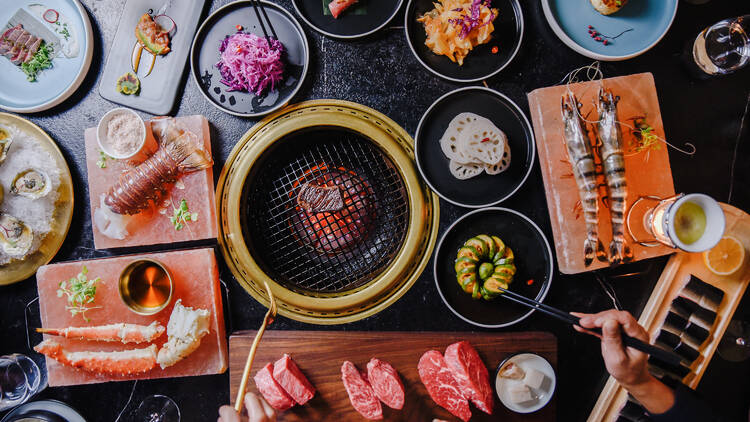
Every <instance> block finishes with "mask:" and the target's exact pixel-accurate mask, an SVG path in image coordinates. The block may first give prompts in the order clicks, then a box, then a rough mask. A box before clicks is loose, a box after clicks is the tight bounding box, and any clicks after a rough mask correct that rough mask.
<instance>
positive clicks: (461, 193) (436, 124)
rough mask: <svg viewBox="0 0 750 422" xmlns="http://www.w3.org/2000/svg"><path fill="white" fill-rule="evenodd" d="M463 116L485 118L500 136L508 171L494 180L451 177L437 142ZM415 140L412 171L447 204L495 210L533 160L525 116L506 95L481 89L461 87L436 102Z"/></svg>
mask: <svg viewBox="0 0 750 422" xmlns="http://www.w3.org/2000/svg"><path fill="white" fill-rule="evenodd" d="M464 112H471V113H475V114H478V115H480V116H482V117H486V118H487V119H489V120H491V121H492V123H494V124H495V126H497V127H498V128H499V129H500V130H502V131H503V132H505V134H506V135H507V137H508V143H509V144H510V168H508V169H507V170H505V171H504V172H502V173H500V174H498V175H494V176H491V175H489V174H486V173H481V174H479V175H478V176H475V177H472V178H471V179H467V180H459V179H456V178H455V177H453V175H452V174H451V172H450V169H449V168H448V162H449V161H450V160H449V159H448V157H446V156H445V154H443V151H442V149H440V138H442V137H443V133H445V130H446V129H448V124H449V123H450V122H451V120H453V118H454V117H456V115H458V114H460V113H464ZM414 139H415V140H416V144H415V152H416V158H417V166H418V168H419V172H420V173H421V174H422V177H423V178H424V179H425V181H426V182H427V184H428V185H429V186H430V188H432V190H434V191H435V192H436V193H437V194H438V195H440V197H441V198H443V199H445V200H446V201H448V202H450V203H452V204H456V205H458V206H462V207H468V208H482V207H487V206H490V205H496V204H498V203H500V202H502V201H504V200H505V199H507V198H508V197H510V196H511V195H513V194H514V193H515V192H516V191H517V190H518V189H519V188H520V187H521V185H523V183H524V182H525V181H526V179H527V178H528V177H529V174H530V173H531V167H532V165H533V164H534V156H535V155H536V144H535V143H534V132H533V131H532V129H531V124H529V120H528V119H527V118H526V115H525V114H524V113H523V112H522V111H521V109H520V108H518V106H517V105H516V104H515V103H514V102H513V101H511V100H510V99H509V98H508V97H506V96H505V95H503V94H501V93H499V92H497V91H494V90H491V89H488V88H483V87H467V88H460V89H457V90H455V91H452V92H449V93H448V94H445V95H444V96H442V97H440V98H439V99H438V100H437V101H435V102H434V103H433V104H432V105H431V106H430V108H428V109H427V112H425V114H424V116H422V120H420V121H419V126H417V133H416V135H415V136H414Z"/></svg>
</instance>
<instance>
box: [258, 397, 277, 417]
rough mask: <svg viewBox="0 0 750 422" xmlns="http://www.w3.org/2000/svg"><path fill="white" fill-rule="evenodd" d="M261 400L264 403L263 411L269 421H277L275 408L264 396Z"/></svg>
mask: <svg viewBox="0 0 750 422" xmlns="http://www.w3.org/2000/svg"><path fill="white" fill-rule="evenodd" d="M260 401H261V403H262V404H263V411H264V412H265V414H266V418H268V422H276V411H274V410H273V407H271V405H270V404H268V402H267V401H266V400H265V399H263V398H261V399H260Z"/></svg>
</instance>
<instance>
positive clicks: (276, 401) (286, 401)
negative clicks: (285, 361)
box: [255, 363, 294, 411]
mask: <svg viewBox="0 0 750 422" xmlns="http://www.w3.org/2000/svg"><path fill="white" fill-rule="evenodd" d="M255 387H257V388H258V391H260V393H261V394H263V397H264V398H265V399H266V401H267V402H268V404H270V405H271V407H273V408H274V409H276V410H278V411H284V410H287V409H289V408H291V407H292V406H294V399H292V398H291V397H290V396H289V394H287V393H286V391H284V389H283V388H282V387H281V386H280V385H279V383H278V382H276V380H275V379H273V364H272V363H268V364H266V366H264V367H263V369H261V370H260V371H258V373H257V374H255Z"/></svg>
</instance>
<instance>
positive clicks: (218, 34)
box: [190, 0, 310, 117]
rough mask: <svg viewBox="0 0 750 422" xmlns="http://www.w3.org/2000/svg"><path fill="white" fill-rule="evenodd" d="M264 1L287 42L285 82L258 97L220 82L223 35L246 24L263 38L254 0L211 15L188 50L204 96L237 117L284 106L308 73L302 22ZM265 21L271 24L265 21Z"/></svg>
mask: <svg viewBox="0 0 750 422" xmlns="http://www.w3.org/2000/svg"><path fill="white" fill-rule="evenodd" d="M261 3H263V7H264V9H265V11H266V14H267V15H268V18H269V19H270V20H271V25H272V26H273V29H274V30H275V31H276V35H277V36H278V40H279V41H281V43H282V44H283V45H284V51H285V53H284V66H285V69H284V80H283V81H281V84H280V86H277V87H276V88H275V89H274V90H272V91H270V90H268V89H267V90H266V91H265V92H264V93H263V94H262V95H255V94H253V93H248V92H244V91H231V92H230V91H228V88H229V87H228V86H226V85H224V84H223V83H221V82H220V80H221V74H220V73H219V69H217V68H216V63H217V62H218V61H219V46H220V45H221V42H222V41H223V40H224V38H226V37H227V36H228V35H232V34H234V33H236V32H237V28H236V26H237V25H242V27H243V30H244V31H245V32H251V33H254V34H256V35H259V36H261V37H262V36H263V29H262V28H261V26H260V23H259V22H258V17H257V15H256V14H255V10H254V9H253V6H252V4H251V2H250V1H247V0H240V1H236V2H234V3H229V4H227V5H226V6H224V7H221V8H219V9H218V10H216V11H215V12H214V13H212V14H211V15H210V16H209V17H208V18H207V19H206V20H205V22H203V24H202V25H201V27H200V28H199V29H198V33H197V34H196V35H195V39H194V40H193V48H192V50H191V52H190V68H191V70H192V74H193V78H194V79H195V82H196V83H197V84H198V87H199V88H200V91H201V93H203V96H205V97H206V99H208V100H209V101H210V102H211V104H213V105H215V106H216V107H218V108H219V109H220V110H223V111H225V112H227V113H230V114H234V115H235V116H242V117H257V116H262V115H264V114H268V113H271V112H273V111H276V110H278V109H279V108H281V107H284V106H285V105H286V104H288V103H289V101H290V100H291V99H292V97H294V95H295V94H296V93H297V91H298V90H299V88H300V86H301V85H302V82H303V81H304V79H305V76H306V75H307V68H308V64H309V61H310V48H309V46H308V43H307V38H306V37H305V32H304V31H303V30H302V25H300V23H299V22H298V21H297V20H296V19H295V18H294V16H292V14H291V13H289V12H287V11H286V10H285V9H284V8H283V7H281V6H278V5H276V4H273V3H269V2H267V1H261ZM263 22H264V23H265V24H266V27H267V26H268V25H267V22H266V21H265V19H264V20H263ZM266 30H268V28H266ZM269 34H270V31H269Z"/></svg>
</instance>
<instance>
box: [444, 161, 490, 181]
mask: <svg viewBox="0 0 750 422" xmlns="http://www.w3.org/2000/svg"><path fill="white" fill-rule="evenodd" d="M448 168H449V169H450V171H451V174H452V175H453V177H455V178H456V179H459V180H466V179H471V178H472V177H474V176H477V175H479V174H480V173H482V172H483V171H484V166H483V165H479V164H474V163H469V164H462V163H459V162H457V161H453V160H451V161H450V163H448Z"/></svg>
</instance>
